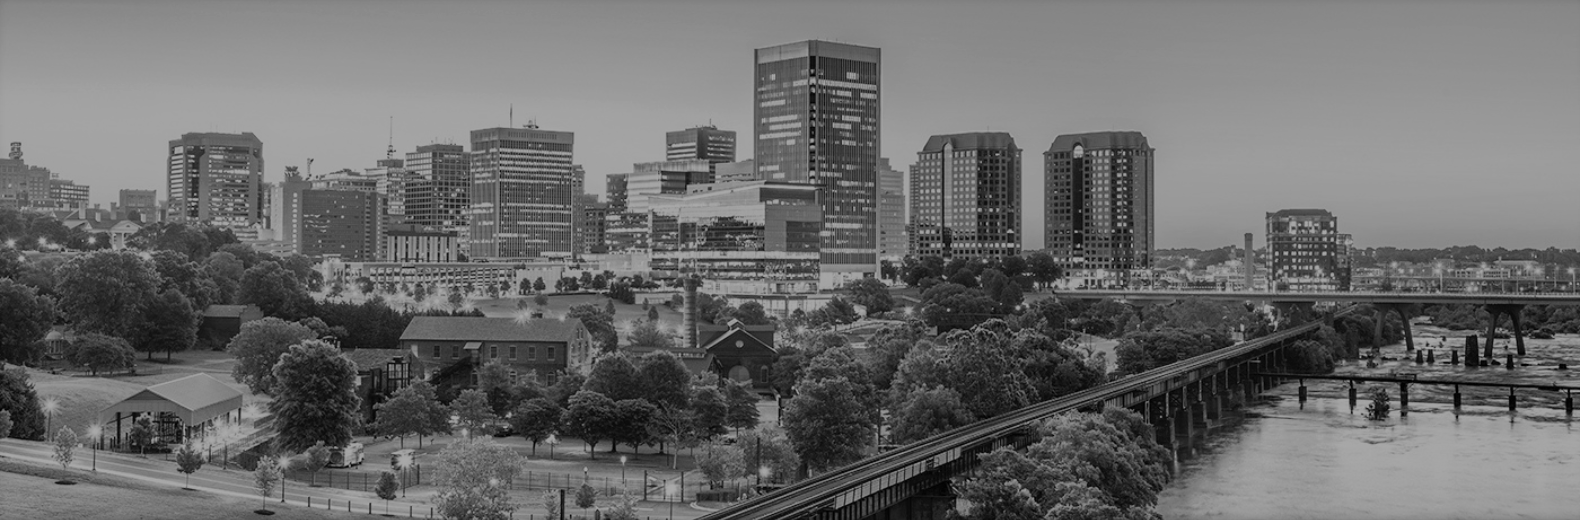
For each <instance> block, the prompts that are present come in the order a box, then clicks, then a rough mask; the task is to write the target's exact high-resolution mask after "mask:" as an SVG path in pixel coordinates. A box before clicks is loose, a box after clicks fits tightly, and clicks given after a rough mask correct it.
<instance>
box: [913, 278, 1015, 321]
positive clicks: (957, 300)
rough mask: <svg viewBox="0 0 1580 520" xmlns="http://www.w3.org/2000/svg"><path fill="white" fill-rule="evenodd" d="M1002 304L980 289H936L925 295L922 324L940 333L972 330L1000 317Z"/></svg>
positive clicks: (940, 286)
mask: <svg viewBox="0 0 1580 520" xmlns="http://www.w3.org/2000/svg"><path fill="white" fill-rule="evenodd" d="M998 309H999V304H998V302H996V301H994V300H993V299H992V298H989V297H988V296H987V295H986V294H984V293H983V292H982V291H981V290H979V289H972V288H969V287H966V286H963V285H959V284H956V283H941V284H938V285H934V286H933V287H932V288H930V289H927V290H926V291H925V292H923V293H922V305H921V314H922V320H923V321H925V322H927V324H928V325H930V326H933V327H937V328H938V330H939V332H947V331H950V330H956V329H968V328H971V327H974V326H976V325H977V324H979V323H982V322H984V321H987V320H989V319H991V318H993V317H995V316H998Z"/></svg>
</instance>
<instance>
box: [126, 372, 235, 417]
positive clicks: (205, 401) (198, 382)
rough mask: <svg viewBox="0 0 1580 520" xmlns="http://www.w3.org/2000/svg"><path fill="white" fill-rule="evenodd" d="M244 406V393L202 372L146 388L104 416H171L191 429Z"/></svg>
mask: <svg viewBox="0 0 1580 520" xmlns="http://www.w3.org/2000/svg"><path fill="white" fill-rule="evenodd" d="M241 404H242V395H241V391H239V390H236V389H235V388H231V387H230V385H227V384H225V383H223V382H221V381H220V380H218V379H215V378H214V376H211V375H208V374H207V373H202V372H199V373H196V374H192V375H190V376H186V377H183V378H181V379H177V380H174V381H167V382H164V383H159V384H157V385H153V386H150V387H148V388H145V389H143V391H141V392H138V393H135V394H132V396H131V397H127V398H126V399H123V400H121V402H118V403H115V404H113V405H110V407H108V408H105V409H104V411H103V412H101V414H111V413H116V412H128V413H129V412H171V413H174V414H176V416H178V417H180V418H181V420H182V421H184V422H186V424H187V425H189V426H190V425H196V424H198V423H202V422H204V421H207V420H209V419H213V418H215V417H219V416H220V415H222V414H224V413H226V412H229V411H231V410H236V409H239V408H241Z"/></svg>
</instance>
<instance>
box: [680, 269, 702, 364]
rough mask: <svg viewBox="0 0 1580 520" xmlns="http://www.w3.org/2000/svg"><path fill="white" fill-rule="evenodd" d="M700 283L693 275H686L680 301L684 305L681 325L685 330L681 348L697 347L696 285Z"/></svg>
mask: <svg viewBox="0 0 1580 520" xmlns="http://www.w3.org/2000/svg"><path fill="white" fill-rule="evenodd" d="M701 284H702V280H699V279H698V278H697V277H696V276H695V275H692V276H688V277H686V292H685V296H683V297H681V300H682V301H681V303H682V304H683V306H684V307H685V310H684V311H683V312H684V315H685V318H684V319H683V326H684V327H685V331H684V332H683V334H684V337H683V338H682V340H681V344H680V346H681V348H697V286H698V285H701Z"/></svg>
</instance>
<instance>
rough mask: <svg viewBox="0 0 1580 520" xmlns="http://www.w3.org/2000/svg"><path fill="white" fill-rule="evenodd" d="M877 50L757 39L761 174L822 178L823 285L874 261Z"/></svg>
mask: <svg viewBox="0 0 1580 520" xmlns="http://www.w3.org/2000/svg"><path fill="white" fill-rule="evenodd" d="M880 63H881V60H880V51H879V50H878V49H876V48H873V47H862V46H858V45H848V44H843V43H833V42H825V41H817V40H810V41H804V42H797V43H790V44H785V45H779V46H775V47H768V48H763V49H757V52H756V60H755V62H754V66H755V70H754V72H755V78H754V85H755V88H756V92H755V98H754V101H755V105H754V106H753V116H754V117H753V120H754V121H755V125H756V126H755V128H754V134H755V139H756V141H755V146H753V150H754V151H755V159H756V161H757V172H758V178H761V179H764V180H768V181H776V182H796V183H805V184H812V185H816V186H819V187H821V188H823V190H822V192H821V193H820V195H819V203H820V204H821V205H822V208H823V222H824V225H823V229H824V231H823V236H822V244H821V246H820V254H821V269H822V273H823V276H822V279H821V282H822V285H823V286H824V287H829V286H834V285H839V284H841V283H842V282H843V281H844V280H848V279H853V278H860V277H862V276H864V275H866V274H870V273H873V272H875V271H876V270H877V265H878V258H877V256H878V236H877V228H878V157H879V155H880V153H879V148H878V143H879V138H880V133H879V124H878V121H879V114H880V112H879V101H880V98H879V85H880V81H879V78H880V75H881V67H880Z"/></svg>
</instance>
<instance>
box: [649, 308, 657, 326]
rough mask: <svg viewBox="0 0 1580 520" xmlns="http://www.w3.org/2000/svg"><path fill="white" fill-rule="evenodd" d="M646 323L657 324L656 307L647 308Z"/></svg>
mask: <svg viewBox="0 0 1580 520" xmlns="http://www.w3.org/2000/svg"><path fill="white" fill-rule="evenodd" d="M647 321H650V322H655V323H656V322H658V307H648V308H647Z"/></svg>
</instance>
